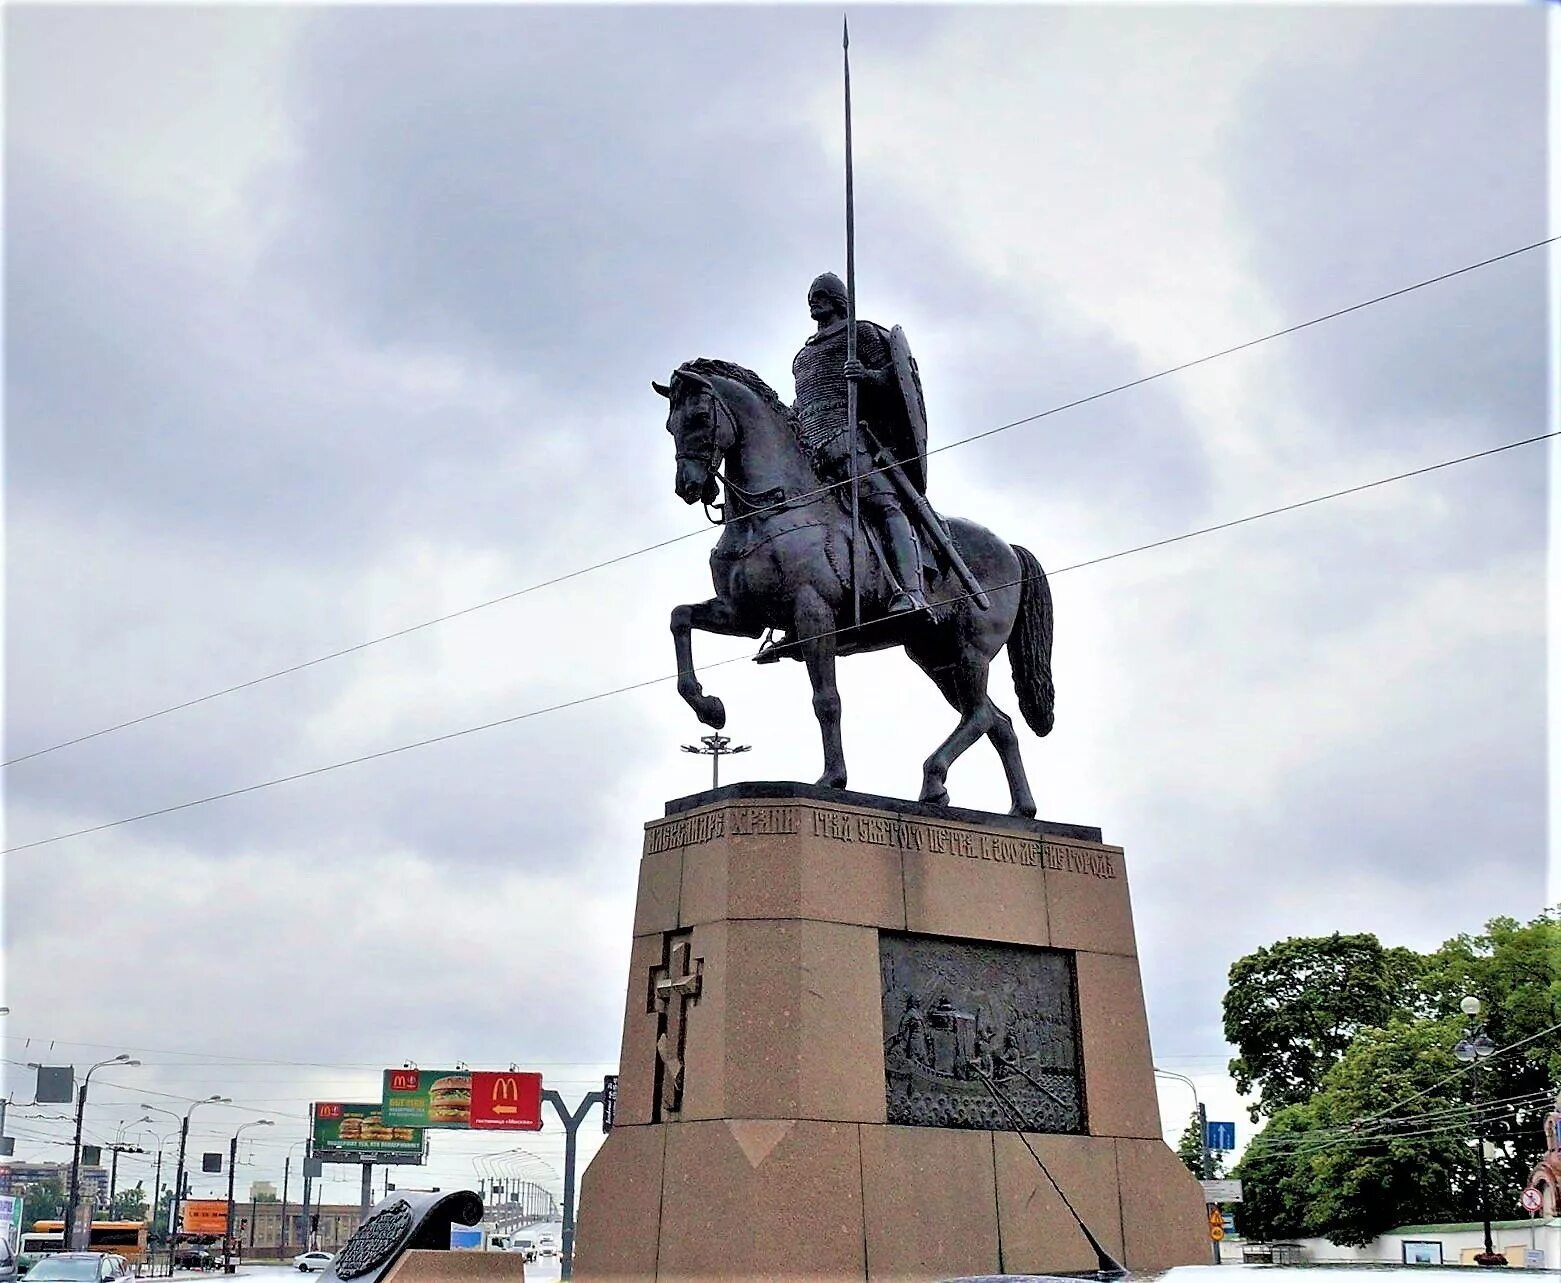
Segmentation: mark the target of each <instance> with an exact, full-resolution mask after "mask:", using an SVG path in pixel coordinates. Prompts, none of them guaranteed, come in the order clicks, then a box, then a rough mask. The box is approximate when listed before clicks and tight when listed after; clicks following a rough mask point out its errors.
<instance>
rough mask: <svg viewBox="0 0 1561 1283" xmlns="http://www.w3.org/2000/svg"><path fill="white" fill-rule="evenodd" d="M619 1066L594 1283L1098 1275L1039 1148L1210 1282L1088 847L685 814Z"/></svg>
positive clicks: (928, 817) (1113, 1245)
mask: <svg viewBox="0 0 1561 1283" xmlns="http://www.w3.org/2000/svg"><path fill="white" fill-rule="evenodd" d="M619 1068H620V1074H619V1085H618V1091H619V1094H618V1112H617V1120H616V1126H615V1128H614V1130H613V1131H612V1133H611V1134H610V1135H609V1136H608V1137H607V1138H606V1141H605V1143H604V1144H603V1147H602V1149H601V1151H600V1152H599V1153H598V1154H597V1156H596V1158H595V1159H594V1160H593V1162H592V1163H591V1165H590V1167H589V1168H588V1169H587V1171H586V1173H585V1175H584V1179H583V1182H582V1186H581V1201H580V1214H579V1220H578V1225H577V1232H576V1238H575V1245H574V1248H575V1258H574V1259H575V1275H576V1277H577V1278H579V1279H582V1280H629V1279H636V1280H639V1279H647V1280H648V1279H656V1280H670V1279H711V1280H715V1279H755V1278H764V1279H776V1280H779V1279H799V1280H800V1279H907V1280H910V1279H918V1280H920V1279H926V1280H932V1279H945V1278H951V1277H955V1276H959V1275H976V1274H995V1273H1015V1274H1020V1273H1044V1272H1053V1271H1063V1270H1088V1269H1093V1268H1094V1267H1095V1265H1096V1258H1095V1255H1094V1253H1093V1251H1092V1250H1091V1249H1090V1247H1089V1245H1088V1244H1087V1242H1086V1241H1085V1239H1084V1237H1083V1235H1082V1234H1081V1233H1080V1232H1079V1229H1078V1227H1077V1225H1076V1224H1075V1222H1074V1220H1073V1218H1072V1217H1071V1216H1070V1215H1069V1214H1068V1213H1067V1211H1066V1209H1065V1208H1064V1206H1063V1204H1062V1201H1061V1199H1060V1198H1059V1197H1058V1195H1057V1193H1056V1192H1055V1191H1054V1190H1053V1188H1052V1186H1051V1185H1050V1183H1049V1182H1048V1181H1047V1179H1046V1177H1045V1176H1044V1175H1043V1174H1042V1172H1041V1170H1040V1168H1039V1166H1038V1164H1037V1162H1036V1157H1035V1156H1034V1155H1032V1154H1031V1152H1030V1149H1031V1148H1033V1150H1034V1151H1035V1155H1038V1156H1039V1158H1040V1160H1041V1162H1043V1163H1044V1164H1045V1165H1046V1168H1047V1170H1049V1171H1050V1173H1051V1175H1052V1177H1053V1178H1054V1179H1055V1180H1056V1181H1057V1183H1058V1184H1059V1185H1060V1186H1061V1188H1062V1190H1063V1191H1064V1193H1065V1194H1066V1195H1067V1197H1068V1199H1069V1200H1070V1201H1071V1202H1072V1203H1073V1205H1074V1207H1075V1208H1076V1209H1077V1210H1078V1212H1079V1214H1080V1215H1081V1216H1082V1217H1083V1218H1084V1220H1085V1222H1086V1223H1087V1224H1088V1225H1089V1227H1090V1229H1091V1230H1092V1232H1093V1233H1094V1234H1095V1235H1096V1237H1097V1238H1098V1239H1099V1240H1100V1241H1101V1242H1102V1243H1103V1245H1104V1246H1105V1247H1106V1248H1107V1249H1108V1250H1109V1251H1110V1252H1111V1253H1112V1254H1113V1255H1115V1256H1116V1258H1117V1259H1118V1260H1120V1261H1121V1262H1122V1263H1123V1264H1124V1265H1126V1266H1127V1267H1128V1268H1129V1269H1132V1270H1135V1271H1146V1270H1158V1269H1162V1268H1164V1267H1167V1266H1171V1265H1181V1264H1195V1263H1199V1262H1203V1261H1206V1260H1207V1259H1208V1254H1209V1246H1208V1238H1207V1224H1206V1221H1205V1216H1204V1205H1203V1200H1202V1195H1201V1192H1200V1190H1199V1188H1198V1184H1197V1182H1196V1181H1195V1180H1194V1179H1193V1177H1192V1176H1191V1174H1190V1173H1189V1172H1188V1171H1187V1169H1186V1168H1185V1167H1184V1166H1183V1165H1182V1164H1181V1163H1180V1162H1179V1161H1178V1160H1177V1158H1176V1156H1175V1155H1174V1154H1173V1153H1172V1152H1171V1150H1170V1149H1169V1148H1167V1146H1166V1145H1165V1143H1164V1142H1163V1141H1162V1140H1161V1138H1160V1116H1159V1109H1158V1106H1157V1103H1156V1097H1155V1087H1154V1077H1153V1068H1152V1065H1151V1061H1150V1052H1149V1031H1148V1025H1147V1022H1146V1020H1145V1015H1144V999H1143V990H1142V987H1141V984H1140V979H1139V971H1138V958H1137V950H1136V945H1135V942H1134V935H1133V916H1132V909H1131V905H1130V903H1129V898H1128V887H1127V870H1126V865H1125V863H1124V861H1123V856H1122V851H1121V849H1120V848H1119V847H1113V846H1108V845H1105V844H1104V843H1102V842H1101V840H1100V832H1099V830H1097V829H1091V828H1084V827H1080V826H1076V825H1065V824H1055V823H1048V822H1045V821H1026V820H1018V819H1013V818H1010V817H1007V816H997V815H989V814H986V813H982V812H972V811H959V810H952V809H946V808H932V807H926V806H923V805H921V804H918V803H909V802H898V801H893V800H890V799H886V798H878V797H869V796H867V795H861V794H852V793H845V792H840V791H836V790H825V789H817V788H813V787H811V786H803V785H795V784H742V785H733V786H728V787H726V788H722V789H717V790H712V791H710V792H707V793H702V794H696V795H694V796H693V797H690V798H685V799H681V800H679V801H677V802H674V803H671V804H669V806H668V814H667V816H666V817H665V818H664V819H660V820H656V821H653V822H651V823H650V824H648V825H647V826H646V829H645V846H644V855H643V858H642V860H641V863H640V881H639V897H638V902H637V905H636V909H635V922H634V944H633V950H632V955H631V962H630V974H629V984H628V1000H627V1004H626V1010H625V1015H624V1029H623V1051H622V1058H621V1060H620V1066H619ZM1026 1142H1028V1146H1029V1148H1027V1145H1026Z"/></svg>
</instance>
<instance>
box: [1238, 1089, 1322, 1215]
mask: <svg viewBox="0 0 1561 1283" xmlns="http://www.w3.org/2000/svg"><path fill="white" fill-rule="evenodd" d="M1319 1133H1320V1129H1319V1127H1318V1125H1317V1110H1316V1107H1315V1106H1313V1105H1312V1104H1310V1103H1307V1104H1305V1105H1286V1106H1285V1107H1284V1108H1283V1109H1280V1110H1276V1111H1275V1112H1274V1115H1273V1117H1271V1118H1270V1119H1269V1120H1268V1122H1267V1123H1265V1124H1264V1126H1263V1130H1262V1131H1260V1132H1259V1133H1258V1134H1257V1135H1256V1136H1254V1137H1253V1138H1252V1140H1251V1142H1250V1143H1249V1144H1248V1145H1247V1147H1246V1149H1245V1150H1244V1151H1243V1153H1242V1155H1241V1161H1240V1162H1239V1163H1237V1164H1236V1168H1235V1171H1234V1173H1233V1175H1234V1176H1235V1177H1236V1178H1237V1179H1238V1180H1239V1181H1241V1199H1242V1201H1241V1202H1240V1203H1238V1204H1237V1205H1236V1228H1237V1229H1238V1230H1239V1231H1240V1232H1241V1233H1242V1234H1243V1235H1245V1236H1246V1237H1247V1238H1250V1239H1255V1240H1257V1241H1258V1242H1264V1243H1266V1242H1273V1241H1274V1240H1276V1239H1287V1238H1302V1237H1306V1236H1309V1235H1311V1234H1314V1233H1315V1232H1316V1231H1315V1230H1314V1229H1313V1225H1312V1193H1313V1182H1312V1175H1313V1164H1312V1163H1311V1162H1310V1161H1308V1159H1309V1158H1310V1155H1311V1153H1312V1152H1314V1151H1313V1147H1314V1146H1315V1145H1316V1144H1317V1143H1318V1137H1319Z"/></svg>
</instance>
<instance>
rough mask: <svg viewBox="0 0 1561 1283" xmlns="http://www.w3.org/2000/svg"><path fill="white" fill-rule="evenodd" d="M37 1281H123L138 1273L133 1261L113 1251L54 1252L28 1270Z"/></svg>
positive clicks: (57, 1282) (29, 1275) (73, 1282)
mask: <svg viewBox="0 0 1561 1283" xmlns="http://www.w3.org/2000/svg"><path fill="white" fill-rule="evenodd" d="M27 1277H28V1278H29V1279H33V1280H36V1281H37V1283H51V1281H52V1283H121V1281H122V1280H128V1279H131V1278H133V1277H134V1272H133V1271H132V1270H131V1268H130V1262H129V1261H127V1260H125V1258H124V1257H122V1256H118V1255H116V1254H115V1253H113V1252H54V1253H51V1254H50V1255H48V1256H46V1257H44V1258H43V1259H41V1260H40V1261H39V1262H38V1263H37V1264H36V1265H34V1266H33V1267H32V1269H30V1270H28V1271H27Z"/></svg>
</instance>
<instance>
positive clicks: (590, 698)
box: [0, 431, 1561, 855]
mask: <svg viewBox="0 0 1561 1283" xmlns="http://www.w3.org/2000/svg"><path fill="white" fill-rule="evenodd" d="M1556 436H1561V431H1556V432H1542V433H1539V434H1537V435H1535V436H1531V437H1524V438H1522V439H1521V440H1517V441H1509V442H1506V443H1505V444H1503V445H1499V446H1492V447H1490V448H1488V449H1485V450H1477V451H1474V452H1472V453H1470V454H1464V455H1459V456H1457V457H1455V458H1452V459H1443V460H1441V461H1439V462H1437V463H1430V464H1426V465H1424V466H1422V467H1418V468H1412V469H1410V470H1408V471H1406V472H1399V473H1394V474H1392V475H1391V476H1386V477H1378V478H1376V479H1375V480H1372V481H1365V482H1361V483H1360V484H1358V485H1353V486H1347V487H1345V488H1344V489H1342V490H1333V491H1329V492H1328V493H1326V494H1321V495H1314V496H1312V497H1311V498H1309V499H1301V500H1297V501H1296V502H1294V503H1287V504H1281V505H1279V506H1278V507H1274V508H1268V509H1265V510H1263V511H1261V512H1255V513H1248V514H1247V515H1246V516H1242V517H1236V518H1233V519H1231V520H1229V521H1221V522H1217V523H1215V524H1214V525H1210V526H1202V527H1199V528H1198V529H1195V530H1188V531H1184V532H1183V533H1181V534H1178V535H1171V536H1168V537H1167V538H1164V539H1155V540H1151V541H1150V542H1148V543H1143V544H1137V545H1135V546H1133V547H1131V548H1123V549H1119V550H1118V551H1116V552H1111V553H1106V554H1104V555H1102V556H1099V557H1091V558H1089V559H1087V560H1085V561H1079V562H1074V563H1072V564H1071V565H1067V566H1062V567H1060V568H1058V569H1056V570H1053V571H1051V572H1050V574H1049V575H1048V576H1047V578H1049V579H1055V578H1056V577H1057V576H1058V575H1062V574H1066V573H1068V572H1070V571H1075V570H1083V569H1086V568H1088V567H1090V566H1099V565H1104V564H1105V563H1106V562H1110V561H1116V560H1119V559H1120V558H1123V557H1130V556H1133V555H1135V554H1137V553H1143V552H1150V551H1153V550H1155V549H1158V548H1166V547H1169V546H1171V545H1172V544H1177V543H1182V542H1184V541H1186V540H1189V539H1196V538H1199V537H1201V536H1203V535H1209V534H1215V533H1218V532H1220V531H1223V530H1231V529H1234V528H1235V527H1237V526H1243V525H1247V524H1249V523H1251V522H1254V521H1261V520H1263V519H1265V518H1267V517H1275V516H1280V515H1282V514H1284V513H1289V512H1295V511H1298V510H1299V509H1302V508H1308V507H1312V506H1314V505H1316V504H1320V503H1326V502H1329V501H1330V500H1334V499H1341V498H1345V497H1347V496H1349V495H1356V494H1361V493H1363V492H1364V491H1367V490H1373V489H1376V488H1378V487H1380V486H1386V485H1391V484H1393V483H1395V482H1399V481H1406V480H1409V479H1411V478H1414V477H1421V476H1425V475H1426V474H1428V473H1432V472H1438V471H1441V470H1443V469H1445V468H1452V467H1456V466H1458V465H1460V464H1465V463H1472V462H1474V461H1475V460H1477V459H1485V458H1489V457H1491V456H1492V455H1497V454H1502V453H1505V452H1506V451H1509V450H1516V449H1518V448H1520V447H1522V446H1529V445H1534V444H1536V443H1537V442H1540V441H1548V440H1551V439H1552V438H1554V437H1556ZM1024 582H1025V579H1024V577H1023V576H1021V577H1019V578H1018V579H1014V580H1011V581H1009V582H1007V583H1000V584H987V585H985V589H986V590H987V591H989V592H996V591H1001V590H1003V589H1007V588H1013V587H1017V586H1019V585H1021V584H1023V583H1024ZM971 596H972V594H970V593H965V594H960V595H959V596H955V597H950V598H949V599H947V600H946V601H944V602H941V603H940V604H941V605H952V604H955V603H957V602H960V601H964V600H967V599H969V598H970V597H971ZM872 626H873V625H872V624H871V622H868V623H864V624H860V625H858V624H847V625H845V626H843V627H840V628H835V629H830V630H827V631H825V632H822V633H818V634H815V635H812V636H809V637H803V638H798V639H796V640H795V641H794V642H793V643H792V645H801V644H802V643H804V642H810V641H820V640H823V639H825V638H829V637H837V636H840V635H842V634H844V633H848V632H852V631H854V630H855V629H857V628H870V627H872ZM750 658H752V656H751V655H750V654H748V653H747V652H746V651H745V652H744V653H742V654H738V655H732V656H730V657H728V658H726V659H719V660H712V661H711V662H709V663H706V664H703V665H701V666H700V667H701V669H702V670H703V671H710V670H712V669H716V668H724V667H726V666H727V665H728V664H736V663H741V662H743V661H745V660H748V659H750ZM677 677H678V674H677V673H663V674H660V675H658V676H656V677H647V678H644V679H642V680H640V681H635V682H627V683H625V684H623V685H621V686H615V687H612V688H610V689H608V690H602V691H595V692H593V693H591V694H588V695H578V696H575V697H574V698H572V699H566V700H560V701H559V702H557V703H554V704H545V705H542V706H540V707H537V708H531V709H527V710H525V711H524V712H520V713H513V714H511V715H509V716H508V717H499V718H495V719H493V720H492V721H487V722H480V723H478V724H477V725H475V726H467V727H462V728H461V729H459V730H454V731H446V732H444V733H442V734H439V735H430V736H427V737H425V738H423V739H419V740H414V741H412V742H410V743H407V744H397V745H393V746H392V747H390V748H383V749H378V750H376V751H375V752H372V753H362V754H359V755H358V756H356V757H350V758H345V759H343V760H342V761H338V762H330V763H327V764H325V765H323V766H315V767H311V768H310V769H308V770H305V771H295V772H293V773H292V774H289V775H281V776H276V777H275V778H272V779H269V780H261V781H259V782H258V783H255V784H246V785H243V786H242V787H239V788H233V789H226V790H223V791H222V792H220V793H211V794H207V795H206V796H204V797H198V798H193V799H191V800H189V801H187V802H179V803H176V804H174V805H172V806H164V807H158V808H156V809H155V810H150V811H143V812H141V813H140V814H137V815H128V816H123V817H121V818H120V819H117V820H108V821H106V822H104V823H102V824H94V825H89V826H88V827H86V828H81V829H73V830H71V831H69V832H66V833H56V834H54V835H53V836H52V837H46V838H38V839H36V840H34V841H32V842H21V843H17V844H16V845H14V846H8V847H6V848H4V849H3V851H0V854H4V855H12V854H16V853H17V852H21V851H30V850H34V849H36V848H38V847H43V846H50V845H52V844H54V843H56V842H64V841H68V840H70V839H72V838H79V837H87V836H88V835H90V834H93V833H102V832H104V831H106V830H108V829H114V828H119V827H121V826H123V825H126V824H137V823H139V822H141V821H143V820H150V819H156V818H157V817H159V816H163V815H173V814H176V813H178V812H180V811H188V810H190V809H192V808H194V807H198V806H205V805H207V804H209V803H212V802H222V801H226V800H228V799H230V798H235V797H243V796H245V795H246V794H249V793H258V792H260V791H261V790H263V789H269V788H276V787H277V786H279V785H282V784H293V783H296V782H298V781H299V780H306V779H311V778H313V777H315V776H318V775H325V774H328V773H330V772H332V771H339V770H342V769H343V768H345V767H349V766H361V765H363V764H364V763H367V762H375V761H380V760H382V759H384V758H387V757H394V756H396V755H398V754H400V753H407V752H411V751H413V750H415V749H420V748H428V747H431V746H432V745H435V744H443V743H448V742H449V741H451V740H457V739H462V738H464V737H465V736H468V735H476V734H479V733H481V732H483V731H490V730H496V729H497V728H499V727H501V726H513V725H515V724H516V723H518V722H524V721H529V720H530V719H532V718H535V717H542V716H544V715H546V714H549V713H558V712H563V711H564V710H566V709H571V708H579V707H582V706H583V705H586V704H593V703H597V702H599V701H601V700H604V699H611V698H613V697H615V696H618V695H626V694H629V693H631V692H633V691H638V690H645V689H647V688H648V687H651V686H659V685H662V684H664V683H666V682H670V681H675V680H676V679H677Z"/></svg>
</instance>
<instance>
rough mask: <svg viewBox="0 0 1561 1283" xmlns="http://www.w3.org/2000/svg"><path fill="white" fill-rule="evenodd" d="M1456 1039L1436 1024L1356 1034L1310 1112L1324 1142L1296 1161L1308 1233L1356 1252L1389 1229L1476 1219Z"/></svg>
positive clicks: (1453, 1029) (1447, 1025)
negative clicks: (1306, 1176) (1302, 1176)
mask: <svg viewBox="0 0 1561 1283" xmlns="http://www.w3.org/2000/svg"><path fill="white" fill-rule="evenodd" d="M1458 1034H1459V1029H1458V1027H1457V1024H1456V1023H1455V1022H1452V1021H1445V1020H1443V1021H1435V1020H1418V1021H1397V1022H1395V1023H1393V1024H1392V1025H1390V1026H1388V1027H1387V1028H1386V1029H1366V1030H1362V1031H1361V1033H1360V1034H1359V1036H1358V1037H1357V1038H1356V1039H1355V1041H1354V1043H1353V1044H1351V1046H1350V1049H1349V1051H1348V1052H1346V1053H1345V1056H1344V1058H1343V1059H1342V1060H1341V1061H1340V1062H1339V1063H1338V1065H1336V1066H1335V1067H1334V1068H1333V1069H1332V1070H1330V1071H1329V1073H1328V1075H1327V1077H1326V1078H1325V1079H1324V1081H1323V1090H1322V1091H1320V1092H1319V1093H1318V1094H1317V1097H1316V1098H1315V1100H1314V1102H1313V1103H1314V1105H1315V1106H1316V1110H1317V1121H1318V1123H1319V1124H1320V1125H1321V1126H1322V1127H1324V1128H1330V1129H1331V1134H1326V1135H1324V1136H1323V1137H1322V1138H1320V1140H1319V1142H1318V1144H1317V1147H1316V1148H1315V1149H1314V1150H1312V1151H1311V1152H1310V1153H1309V1154H1305V1155H1303V1159H1304V1161H1307V1162H1309V1163H1310V1166H1311V1178H1312V1200H1311V1207H1310V1220H1311V1223H1312V1225H1313V1226H1314V1227H1315V1228H1314V1232H1315V1233H1319V1234H1322V1235H1324V1236H1325V1237H1327V1238H1328V1239H1329V1240H1331V1241H1332V1242H1334V1243H1343V1244H1350V1245H1353V1246H1360V1245H1363V1244H1365V1243H1369V1242H1371V1240H1372V1239H1374V1238H1376V1237H1377V1236H1378V1235H1379V1234H1382V1233H1385V1232H1386V1231H1388V1230H1390V1229H1392V1228H1393V1227H1394V1226H1396V1225H1407V1224H1412V1223H1416V1222H1419V1223H1435V1222H1440V1221H1465V1220H1471V1219H1474V1218H1475V1217H1476V1216H1477V1215H1478V1210H1479V1202H1478V1194H1477V1183H1476V1180H1475V1152H1474V1146H1473V1133H1472V1131H1471V1130H1470V1126H1469V1124H1470V1121H1471V1116H1470V1112H1469V1110H1468V1109H1467V1107H1466V1106H1464V1105H1463V1104H1462V1102H1461V1100H1460V1096H1461V1090H1460V1089H1461V1086H1462V1084H1461V1079H1460V1076H1459V1072H1458V1071H1459V1062H1458V1061H1457V1060H1456V1059H1455V1058H1454V1056H1453V1054H1452V1050H1451V1049H1452V1047H1453V1044H1454V1043H1456V1042H1457V1041H1458ZM1405 1102H1409V1103H1410V1104H1411V1105H1412V1106H1413V1108H1403V1107H1402V1106H1403V1105H1404V1104H1405Z"/></svg>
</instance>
